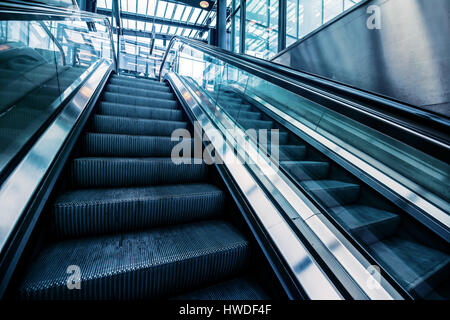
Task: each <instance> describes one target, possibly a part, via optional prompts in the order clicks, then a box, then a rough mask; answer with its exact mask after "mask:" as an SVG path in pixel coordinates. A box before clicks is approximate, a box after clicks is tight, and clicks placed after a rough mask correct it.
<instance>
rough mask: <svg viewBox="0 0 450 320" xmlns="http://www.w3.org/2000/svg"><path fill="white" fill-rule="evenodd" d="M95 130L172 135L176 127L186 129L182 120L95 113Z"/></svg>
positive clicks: (93, 121)
mask: <svg viewBox="0 0 450 320" xmlns="http://www.w3.org/2000/svg"><path fill="white" fill-rule="evenodd" d="M92 124H93V130H94V131H95V132H100V133H118V134H129V135H148V136H152V135H154V136H170V135H171V134H172V132H173V131H174V130H176V129H186V128H187V123H186V122H182V121H167V120H151V119H150V120H149V119H136V118H126V117H116V116H103V115H94V116H93V120H92Z"/></svg>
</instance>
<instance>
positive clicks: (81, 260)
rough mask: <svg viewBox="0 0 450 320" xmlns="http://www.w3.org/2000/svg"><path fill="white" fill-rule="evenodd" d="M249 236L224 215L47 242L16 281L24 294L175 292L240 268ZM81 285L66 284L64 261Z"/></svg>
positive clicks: (67, 296) (88, 296)
mask: <svg viewBox="0 0 450 320" xmlns="http://www.w3.org/2000/svg"><path fill="white" fill-rule="evenodd" d="M248 258H249V250H248V242H247V241H246V240H245V239H244V238H243V237H242V235H241V234H240V233H239V232H238V231H237V230H236V229H235V228H234V227H233V226H231V225H230V224H228V223H226V222H223V221H220V220H219V221H207V222H198V223H190V224H184V225H179V226H171V227H165V228H155V229H152V230H149V231H143V232H134V233H126V234H117V235H111V236H103V237H96V238H85V239H74V240H67V241H63V242H59V243H55V244H53V245H50V246H49V247H47V248H45V249H44V250H43V251H42V253H41V255H40V256H38V258H37V259H36V260H35V261H34V262H33V263H32V264H31V266H30V270H29V272H28V273H27V275H26V277H25V279H24V281H23V282H22V284H21V286H20V294H21V297H22V298H28V299H39V298H41V299H42V298H46V299H77V298H78V299H137V298H156V297H160V296H165V295H173V294H176V293H179V292H182V291H184V290H186V289H188V288H191V287H198V286H200V285H206V284H208V283H211V282H213V281H220V280H223V279H225V278H226V277H229V276H232V275H234V274H236V273H237V272H239V271H241V270H242V269H243V268H244V267H245V266H246V264H247V261H248ZM71 265H76V266H78V267H79V268H80V271H81V273H80V276H81V286H82V290H69V289H68V288H67V276H68V275H67V273H66V270H67V268H68V266H71Z"/></svg>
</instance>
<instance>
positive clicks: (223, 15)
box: [216, 0, 227, 49]
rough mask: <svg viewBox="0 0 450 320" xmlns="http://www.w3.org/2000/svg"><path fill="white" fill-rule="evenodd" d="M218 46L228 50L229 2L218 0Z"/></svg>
mask: <svg viewBox="0 0 450 320" xmlns="http://www.w3.org/2000/svg"><path fill="white" fill-rule="evenodd" d="M216 32H217V46H218V47H219V48H222V49H226V48H227V0H217V24H216Z"/></svg>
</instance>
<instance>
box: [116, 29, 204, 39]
mask: <svg viewBox="0 0 450 320" xmlns="http://www.w3.org/2000/svg"><path fill="white" fill-rule="evenodd" d="M113 32H114V33H116V32H117V30H116V28H113ZM121 32H122V35H126V36H135V37H143V38H153V33H152V32H149V31H141V30H132V29H122V30H121ZM172 37H173V35H172V34H165V33H155V39H160V40H170V39H172ZM197 40H200V41H202V40H201V39H197Z"/></svg>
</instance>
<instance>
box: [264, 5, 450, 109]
mask: <svg viewBox="0 0 450 320" xmlns="http://www.w3.org/2000/svg"><path fill="white" fill-rule="evenodd" d="M431 2H432V3H431ZM371 5H375V6H378V7H379V8H380V10H381V11H380V17H381V29H368V28H367V26H366V23H367V19H368V18H369V16H370V14H368V13H367V12H366V10H367V8H368V7H369V6H371ZM449 14H450V1H445V0H442V1H430V0H409V1H395V0H387V1H386V0H373V1H369V2H367V3H366V4H364V5H362V6H359V7H358V8H357V9H356V10H354V11H351V12H349V13H348V14H346V15H344V16H342V17H341V18H340V19H338V20H336V21H335V22H333V23H331V24H330V25H328V26H326V27H325V28H323V29H322V30H320V31H319V32H317V33H314V34H312V35H311V36H309V37H306V38H305V39H303V40H300V41H298V42H297V43H296V44H294V45H292V46H291V47H289V48H288V49H286V51H284V52H282V53H281V54H280V55H279V56H277V57H275V58H274V59H273V60H272V61H274V62H276V63H280V64H282V65H285V66H289V67H291V68H293V69H296V70H300V71H304V72H309V73H312V74H315V75H318V76H321V77H325V78H328V79H332V80H335V81H339V82H341V83H345V84H347V85H350V86H353V87H356V88H359V89H362V90H367V91H369V92H374V93H377V94H380V95H384V96H387V97H390V98H393V99H396V100H399V101H403V102H405V103H408V104H411V105H413V106H418V107H421V108H423V109H424V110H427V111H431V112H434V113H437V114H441V115H445V116H447V117H450V90H449V88H450V78H449V77H448V75H449V74H450V65H449V63H448V60H449V58H450V51H449V50H448V48H449V47H450V37H448V32H445V31H443V30H448V29H449V19H448V17H449Z"/></svg>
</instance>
